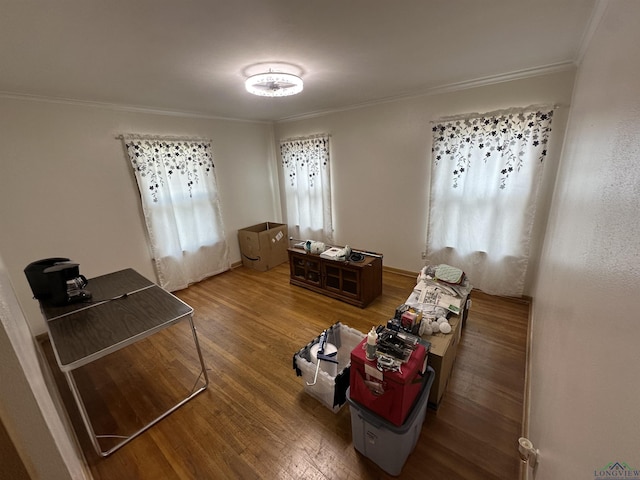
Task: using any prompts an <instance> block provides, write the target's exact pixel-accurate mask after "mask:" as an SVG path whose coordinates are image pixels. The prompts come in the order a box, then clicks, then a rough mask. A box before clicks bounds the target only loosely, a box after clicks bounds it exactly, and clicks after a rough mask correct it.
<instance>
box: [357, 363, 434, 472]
mask: <svg viewBox="0 0 640 480" xmlns="http://www.w3.org/2000/svg"><path fill="white" fill-rule="evenodd" d="M434 378H435V372H434V370H433V368H431V367H427V373H426V378H425V382H424V384H423V389H422V392H421V393H420V396H419V397H418V400H417V402H416V404H415V405H414V407H413V409H412V410H411V412H410V413H409V416H408V417H407V420H406V421H405V422H404V423H403V424H402V425H401V426H396V425H394V424H392V423H391V422H389V421H387V420H385V419H384V418H382V417H381V416H380V415H377V414H375V413H373V412H372V411H371V410H369V409H368V408H366V407H364V406H362V405H361V404H359V403H358V402H356V401H354V400H352V399H351V398H350V396H349V392H348V391H347V400H348V402H349V410H350V411H351V433H352V437H353V446H354V447H355V449H356V450H357V451H358V452H360V453H362V454H363V455H364V456H365V457H367V458H369V459H371V460H372V461H373V462H375V463H376V465H378V466H379V467H380V468H382V469H383V470H384V471H385V472H387V473H388V474H390V475H394V476H395V475H400V472H401V471H402V467H404V464H405V462H406V461H407V458H408V457H409V454H410V453H411V452H413V449H414V448H415V446H416V443H417V442H418V438H419V437H420V432H421V431H422V424H423V423H424V418H425V415H426V412H427V403H428V400H429V391H430V390H431V385H433V379H434Z"/></svg>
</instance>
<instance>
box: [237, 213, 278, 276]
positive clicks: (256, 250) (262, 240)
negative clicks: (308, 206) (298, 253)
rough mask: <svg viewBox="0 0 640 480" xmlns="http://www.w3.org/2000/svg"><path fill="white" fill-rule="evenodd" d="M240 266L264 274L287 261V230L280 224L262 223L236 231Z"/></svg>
mask: <svg viewBox="0 0 640 480" xmlns="http://www.w3.org/2000/svg"><path fill="white" fill-rule="evenodd" d="M238 242H239V243H240V255H241V256H242V264H243V265H244V266H245V267H247V268H253V269H254V270H259V271H261V272H265V271H267V270H269V269H270V268H273V267H275V266H277V265H280V264H281V263H284V262H286V261H287V260H288V258H289V257H288V254H287V245H288V230H287V226H286V225H285V224H282V223H273V222H264V223H259V224H257V225H252V226H251V227H246V228H242V229H240V230H238Z"/></svg>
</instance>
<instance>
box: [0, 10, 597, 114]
mask: <svg viewBox="0 0 640 480" xmlns="http://www.w3.org/2000/svg"><path fill="white" fill-rule="evenodd" d="M595 2H596V0H325V1H323V2H320V1H316V0H224V1H222V0H171V1H170V0H0V95H5V96H6V95H9V96H16V95H18V96H23V95H24V96H35V97H45V98H53V99H69V100H76V101H86V102H98V103H106V104H112V105H122V106H129V107H141V108H145V109H147V108H148V109H156V110H169V111H176V112H186V113H195V114H202V115H206V116H213V117H225V118H238V119H248V120H282V119H286V118H294V117H298V116H303V115H309V114H314V113H318V112H325V111H332V110H338V109H343V108H349V107H351V106H356V105H361V104H367V103H373V102H377V101H381V100H383V99H389V98H395V97H400V96H407V95H416V94H422V93H429V92H433V91H440V90H442V89H450V88H456V86H457V87H461V86H463V85H469V84H477V83H481V82H484V81H492V80H493V81H495V80H499V79H503V78H517V77H518V76H526V75H529V74H535V73H539V72H546V71H553V70H554V69H561V68H565V67H567V66H569V65H571V64H574V63H575V62H576V60H577V59H578V56H579V52H580V50H581V46H582V42H583V39H584V38H585V34H586V32H587V31H588V28H589V23H590V18H591V14H592V11H593V9H594V6H595ZM271 62H285V63H289V64H293V65H295V66H297V67H299V68H300V72H301V76H302V78H303V79H304V81H305V89H304V91H303V92H302V93H301V94H299V95H296V96H293V97H283V98H262V97H255V96H252V95H250V94H248V93H247V92H246V91H245V90H244V83H243V82H244V79H245V78H246V77H247V75H248V74H249V73H255V72H254V71H255V67H256V65H259V64H265V63H266V64H268V63H271Z"/></svg>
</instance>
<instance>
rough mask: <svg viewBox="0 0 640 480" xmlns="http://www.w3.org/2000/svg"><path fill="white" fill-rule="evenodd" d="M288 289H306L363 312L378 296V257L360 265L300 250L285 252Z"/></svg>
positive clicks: (380, 259)
mask: <svg viewBox="0 0 640 480" xmlns="http://www.w3.org/2000/svg"><path fill="white" fill-rule="evenodd" d="M289 267H290V269H291V280H290V283H291V285H297V286H299V287H304V288H308V289H309V290H313V291H314V292H318V293H321V294H323V295H327V296H329V297H332V298H336V299H338V300H342V301H343V302H347V303H350V304H351V305H356V306H357V307H360V308H364V307H366V306H367V305H369V303H371V302H372V301H373V300H374V299H375V298H376V297H377V296H378V295H380V294H381V293H382V255H380V254H375V256H374V255H365V256H364V260H362V261H361V262H351V261H349V262H343V261H338V260H328V259H326V258H322V257H321V256H320V255H314V254H311V253H307V252H305V251H304V250H302V249H298V248H289Z"/></svg>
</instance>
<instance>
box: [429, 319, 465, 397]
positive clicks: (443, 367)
mask: <svg viewBox="0 0 640 480" xmlns="http://www.w3.org/2000/svg"><path fill="white" fill-rule="evenodd" d="M449 323H450V324H451V333H448V334H446V335H445V334H443V333H437V334H435V335H425V336H424V339H425V340H428V341H429V342H431V351H430V352H429V359H428V362H427V363H428V365H430V366H431V367H432V368H433V370H434V371H435V373H436V378H435V380H434V382H433V386H432V387H431V391H430V392H429V406H430V407H432V408H438V405H439V404H440V400H442V396H443V395H444V392H445V390H446V389H447V383H449V378H450V377H451V371H452V370H453V364H454V362H455V359H456V354H457V352H458V343H459V342H460V332H461V325H460V317H458V316H457V315H456V316H451V318H450V319H449Z"/></svg>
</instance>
